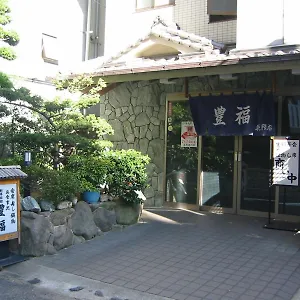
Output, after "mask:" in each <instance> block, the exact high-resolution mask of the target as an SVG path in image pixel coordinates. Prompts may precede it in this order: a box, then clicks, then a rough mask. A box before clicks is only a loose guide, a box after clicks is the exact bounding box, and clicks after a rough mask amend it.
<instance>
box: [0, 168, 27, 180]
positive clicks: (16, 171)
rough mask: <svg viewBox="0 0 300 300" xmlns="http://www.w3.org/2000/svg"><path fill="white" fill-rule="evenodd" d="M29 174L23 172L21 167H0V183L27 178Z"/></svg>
mask: <svg viewBox="0 0 300 300" xmlns="http://www.w3.org/2000/svg"><path fill="white" fill-rule="evenodd" d="M25 177H27V174H26V173H24V172H22V171H21V167H20V166H0V183H1V180H5V179H19V178H25Z"/></svg>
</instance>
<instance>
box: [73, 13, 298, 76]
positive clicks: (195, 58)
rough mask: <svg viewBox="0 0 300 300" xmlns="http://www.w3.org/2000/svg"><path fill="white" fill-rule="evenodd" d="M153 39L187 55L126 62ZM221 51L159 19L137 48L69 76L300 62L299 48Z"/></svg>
mask: <svg viewBox="0 0 300 300" xmlns="http://www.w3.org/2000/svg"><path fill="white" fill-rule="evenodd" d="M151 37H156V38H161V39H163V40H164V41H169V42H172V43H173V44H175V45H174V48H176V45H178V47H179V46H184V47H185V49H188V51H186V52H185V53H182V54H174V55H168V56H163V57H144V58H143V57H142V58H135V57H131V58H130V59H126V57H125V55H126V54H127V53H129V52H130V51H132V50H133V49H135V48H137V47H138V46H139V45H141V44H143V43H144V42H146V41H147V40H148V39H150V38H151ZM222 50H224V45H223V44H220V43H216V42H214V41H212V40H209V39H207V38H205V37H201V36H198V35H195V34H191V33H188V32H185V31H183V30H180V28H179V27H178V25H177V24H175V23H169V24H167V23H166V22H165V21H163V20H161V19H160V18H159V17H158V18H157V19H156V20H155V21H154V24H153V26H152V28H151V31H150V33H149V34H148V35H146V36H145V37H144V38H141V39H139V40H138V41H137V42H136V43H135V44H132V45H130V46H129V47H127V48H126V49H124V50H123V51H121V52H120V53H118V54H117V55H115V56H112V57H110V58H108V59H104V58H103V57H102V58H100V57H99V58H96V59H94V60H90V61H88V62H86V63H84V64H83V65H81V67H79V68H78V69H77V70H75V69H74V70H73V72H72V73H71V74H69V75H70V77H72V76H74V75H75V74H82V73H84V74H90V75H92V76H100V77H105V76H112V75H124V74H136V73H145V72H155V71H166V70H180V69H193V68H203V67H213V66H226V65H238V64H251V63H263V62H277V61H282V60H293V59H299V57H300V56H299V55H300V46H299V47H297V46H294V47H292V46H282V47H269V48H265V49H256V50H248V51H247V50H244V51H237V50H236V49H234V50H231V51H230V52H227V53H221V52H222ZM223 52H224V51H223ZM122 56H124V60H122Z"/></svg>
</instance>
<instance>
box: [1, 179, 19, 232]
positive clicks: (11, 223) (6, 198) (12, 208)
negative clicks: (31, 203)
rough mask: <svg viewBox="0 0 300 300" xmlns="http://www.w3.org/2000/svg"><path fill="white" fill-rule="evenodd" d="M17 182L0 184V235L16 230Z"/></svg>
mask: <svg viewBox="0 0 300 300" xmlns="http://www.w3.org/2000/svg"><path fill="white" fill-rule="evenodd" d="M17 199H18V197H17V184H0V235H3V234H8V233H14V232H17V231H18V207H17Z"/></svg>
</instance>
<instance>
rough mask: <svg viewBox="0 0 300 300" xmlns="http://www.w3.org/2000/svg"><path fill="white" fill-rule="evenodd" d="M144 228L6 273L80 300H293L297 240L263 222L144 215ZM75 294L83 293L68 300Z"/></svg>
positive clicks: (299, 271) (298, 282)
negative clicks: (265, 227) (267, 227)
mask: <svg viewBox="0 0 300 300" xmlns="http://www.w3.org/2000/svg"><path fill="white" fill-rule="evenodd" d="M143 221H144V222H142V223H140V224H137V225H134V226H131V227H128V228H126V229H125V230H124V231H122V232H110V233H108V234H106V235H104V236H101V237H98V238H96V239H94V240H92V241H89V242H87V243H84V244H81V245H76V246H73V247H71V248H68V249H65V250H63V251H61V252H60V253H58V254H57V255H54V256H47V257H41V258H35V259H32V260H30V261H28V262H25V263H22V264H18V265H15V266H13V267H10V268H8V271H9V272H12V273H17V274H19V275H20V276H21V277H22V278H24V279H25V280H30V279H33V278H39V279H40V280H41V283H39V285H40V286H41V287H43V288H48V289H50V290H51V289H52V290H53V289H55V287H57V288H56V291H58V292H60V293H61V294H62V295H65V296H66V297H70V296H71V297H72V296H73V295H74V293H76V298H78V299H99V296H97V295H95V292H96V291H101V293H102V294H103V296H104V297H102V298H101V299H113V298H118V299H122V300H124V299H129V300H134V299H140V300H142V299H145V300H148V299H149V300H150V299H152V300H156V299H157V300H160V299H180V300H201V299H207V300H208V299H211V300H213V299H216V300H217V299H222V300H227V299H231V300H232V299H242V300H243V299H245V300H253V299H260V300H268V299H272V300H279V299H281V300H285V299H286V300H287V299H292V298H293V297H296V298H294V299H297V297H298V296H295V294H296V292H297V290H298V289H299V287H300V252H299V248H300V235H295V234H294V233H291V232H286V231H276V230H267V229H263V228H262V226H263V224H264V223H265V222H266V220H264V219H261V218H250V217H245V216H235V215H214V214H207V213H194V212H188V211H182V210H173V209H153V210H148V212H145V213H144V214H143ZM76 286H82V287H83V288H84V289H83V290H81V291H79V292H73V294H72V293H70V291H69V288H70V287H76ZM299 299H300V298H299Z"/></svg>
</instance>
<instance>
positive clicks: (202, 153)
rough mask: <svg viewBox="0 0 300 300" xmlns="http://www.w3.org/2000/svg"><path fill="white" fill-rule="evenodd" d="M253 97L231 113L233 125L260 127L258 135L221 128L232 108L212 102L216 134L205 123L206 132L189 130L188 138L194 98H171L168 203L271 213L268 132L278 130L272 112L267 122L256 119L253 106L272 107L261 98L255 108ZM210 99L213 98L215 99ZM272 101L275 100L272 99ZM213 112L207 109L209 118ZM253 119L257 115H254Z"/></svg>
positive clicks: (206, 118)
mask: <svg viewBox="0 0 300 300" xmlns="http://www.w3.org/2000/svg"><path fill="white" fill-rule="evenodd" d="M252 99H253V97H251V99H250V98H249V99H246V100H247V101H249V103H250V104H251V105H248V104H247V103H244V104H242V105H241V106H239V105H237V107H235V110H234V111H233V112H232V113H231V115H233V117H234V118H233V120H232V121H231V122H232V124H231V125H230V126H231V128H230V130H233V131H234V130H236V127H237V126H241V127H244V128H246V130H248V131H249V130H256V132H255V135H254V136H253V135H249V133H247V132H243V135H241V136H238V135H237V134H227V135H226V134H225V135H224V134H222V133H221V132H220V130H221V127H222V126H223V125H226V124H227V123H229V121H228V119H226V118H223V117H224V114H225V113H226V112H227V113H228V111H229V108H228V107H227V106H226V107H225V106H223V105H222V104H218V105H217V106H216V108H219V109H218V110H217V109H216V110H214V107H215V106H213V107H211V108H212V109H211V110H212V112H213V114H212V122H211V123H212V124H213V126H214V127H211V128H212V129H213V130H215V132H213V133H215V134H213V133H210V132H207V130H209V128H208V125H207V124H208V123H206V124H205V130H206V132H205V134H203V135H202V136H200V137H198V138H197V139H195V138H194V135H193V134H191V135H190V136H189V135H188V136H189V137H190V138H189V141H188V142H187V141H183V140H184V139H185V137H186V136H187V135H186V134H187V133H188V132H184V131H187V130H186V129H184V128H185V126H186V125H187V124H189V122H191V121H193V117H192V113H191V111H190V105H189V102H188V101H187V100H186V99H185V100H178V99H176V100H175V99H174V101H167V106H166V108H167V122H166V181H165V182H166V185H165V199H166V203H167V204H168V205H172V206H181V207H182V206H183V207H187V208H195V209H197V208H199V207H200V208H201V209H203V210H213V211H221V212H225V213H226V212H227V213H237V214H245V215H255V216H267V212H268V198H269V190H268V187H269V186H268V184H269V161H270V137H269V135H271V133H274V130H275V128H274V127H273V125H274V122H273V121H272V120H271V118H270V119H268V120H265V122H262V125H260V123H259V122H261V120H257V119H256V120H255V121H254V122H255V123H254V122H252V124H251V122H250V118H251V116H250V118H249V119H248V115H249V114H250V113H251V112H254V109H257V110H259V111H260V112H261V108H263V109H264V110H267V108H266V106H265V107H262V106H261V103H257V104H256V105H257V107H256V108H255V107H254V106H252V102H251V101H252ZM227 100H228V99H227ZM250 100H251V101H250ZM267 101H269V100H267ZM208 103H209V105H210V104H211V102H210V101H208ZM265 103H266V102H264V105H265ZM270 103H272V104H271V105H273V102H271V101H270ZM214 113H215V114H214ZM270 115H271V114H270V113H268V116H270ZM208 116H209V113H206V114H204V117H205V118H204V120H206V121H207V120H208V119H209V118H208ZM251 120H254V118H253V116H252V119H251ZM235 123H236V124H235ZM249 124H250V125H251V126H250V125H249ZM271 124H272V125H271ZM195 125H196V124H195ZM248 125H249V126H248ZM234 126H235V127H234ZM253 128H254V129H253ZM262 131H264V133H263V134H262ZM191 132H193V130H192V131H191ZM266 135H267V136H266ZM274 199H275V192H273V194H272V200H273V201H272V211H274V206H275V205H274Z"/></svg>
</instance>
